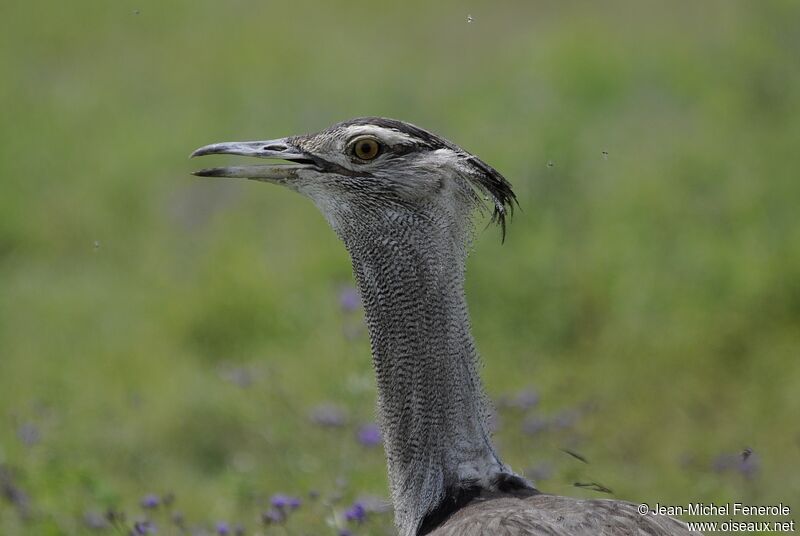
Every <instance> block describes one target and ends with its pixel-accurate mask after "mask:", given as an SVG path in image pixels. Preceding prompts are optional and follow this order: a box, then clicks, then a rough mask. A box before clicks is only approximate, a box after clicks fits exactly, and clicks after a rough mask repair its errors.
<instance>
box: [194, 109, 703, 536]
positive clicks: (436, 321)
mask: <svg viewBox="0 0 800 536" xmlns="http://www.w3.org/2000/svg"><path fill="white" fill-rule="evenodd" d="M209 154H235V155H244V156H253V157H258V158H271V159H281V160H285V161H288V162H290V163H288V164H287V163H283V164H269V165H259V166H235V167H221V168H212V169H204V170H201V171H197V172H196V173H195V175H199V176H203V177H239V178H246V179H253V180H257V181H264V182H271V183H276V184H281V185H283V186H286V187H287V188H290V189H292V190H294V191H296V192H299V193H301V194H303V195H305V196H306V197H308V198H310V199H311V201H312V202H313V203H314V204H315V205H316V206H317V208H319V210H320V211H321V212H322V213H323V214H324V216H325V218H326V219H327V221H328V222H329V224H330V226H331V227H332V228H333V230H334V231H335V232H336V234H337V235H338V236H339V238H340V239H341V240H342V241H343V242H344V244H345V246H346V248H347V251H348V252H349V254H350V257H351V260H352V264H353V271H354V273H355V277H356V280H357V284H358V288H359V290H360V292H361V296H362V300H363V303H364V309H365V315H366V321H367V326H368V328H369V334H370V341H371V347H372V357H373V365H374V368H375V376H376V379H377V387H378V416H379V422H380V426H381V429H382V432H383V438H384V448H385V451H386V459H387V463H388V469H389V481H390V485H391V496H392V501H393V504H394V509H395V523H396V525H397V528H398V530H399V532H400V534H401V535H402V536H416V535H422V534H432V535H437V536H442V535H454V536H455V535H460V536H471V535H486V536H503V535H509V536H510V535H522V534H526V535H528V534H529V535H545V534H546V535H554V536H558V535H587V536H588V535H591V536H597V535H612V534H613V535H617V534H619V535H644V534H647V535H650V536H656V535H667V534H670V535H683V534H691V533H690V532H689V531H688V530H687V528H686V525H685V524H684V523H681V522H679V521H676V520H674V519H671V518H667V517H654V516H643V515H640V514H639V513H638V512H637V510H636V505H633V504H631V503H627V502H622V501H612V500H580V499H573V498H567V497H559V496H554V495H548V494H545V493H540V492H539V491H538V490H537V489H536V488H535V487H534V486H533V484H532V483H531V482H529V481H527V480H526V479H524V478H522V477H520V476H519V475H518V474H516V473H515V472H514V471H513V470H512V469H511V468H510V467H509V466H508V465H506V464H505V463H504V462H503V461H502V460H501V459H500V457H499V456H498V454H497V452H496V451H495V449H494V447H493V445H492V440H491V437H490V432H489V427H488V424H487V415H488V404H487V400H486V396H485V394H484V392H483V387H482V385H481V380H480V378H479V374H478V354H477V351H476V349H475V343H474V341H473V338H472V334H471V331H470V323H469V314H468V311H467V304H466V301H465V297H464V269H465V260H466V256H467V253H468V250H469V244H470V241H471V238H472V231H473V225H472V218H473V215H474V213H475V212H476V209H477V208H479V207H481V206H484V199H488V200H489V201H490V203H491V207H492V210H493V214H492V219H493V221H495V222H497V223H498V224H499V225H500V227H501V229H502V232H503V235H505V226H506V218H507V216H508V215H509V214H510V213H511V211H512V210H513V207H514V204H515V202H516V198H515V196H514V192H513V191H512V189H511V185H510V184H509V182H508V181H506V179H505V178H503V176H502V175H500V173H498V172H497V171H496V170H495V169H493V168H492V167H491V166H489V165H487V164H486V163H484V162H483V161H482V160H480V159H478V158H477V157H475V156H473V155H472V154H470V153H468V152H466V151H464V150H463V149H461V148H459V147H458V146H456V145H455V144H453V143H451V142H449V141H447V140H445V139H443V138H441V137H439V136H437V135H435V134H432V133H431V132H428V131H426V130H423V129H421V128H419V127H416V126H414V125H411V124H409V123H405V122H402V121H396V120H392V119H385V118H380V117H363V118H357V119H352V120H349V121H345V122H342V123H338V124H336V125H333V126H331V127H330V128H328V129H326V130H323V131H321V132H319V133H316V134H307V135H299V136H291V137H287V138H280V139H272V140H268V141H251V142H232V143H215V144H213V145H207V146H205V147H201V148H200V149H197V150H196V151H195V152H194V153H193V154H192V156H202V155H209Z"/></svg>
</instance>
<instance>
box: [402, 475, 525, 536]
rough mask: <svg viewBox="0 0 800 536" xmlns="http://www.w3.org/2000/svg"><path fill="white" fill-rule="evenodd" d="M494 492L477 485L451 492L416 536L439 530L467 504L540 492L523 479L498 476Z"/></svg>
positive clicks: (428, 517)
mask: <svg viewBox="0 0 800 536" xmlns="http://www.w3.org/2000/svg"><path fill="white" fill-rule="evenodd" d="M494 485H495V488H496V491H494V490H487V489H486V488H483V487H480V486H477V485H467V486H466V487H459V488H456V489H454V490H451V491H450V492H449V493H448V494H447V495H445V498H444V499H442V502H440V503H439V506H437V507H436V508H434V509H433V510H431V511H430V512H429V513H428V515H426V516H425V517H424V518H423V519H422V523H421V524H420V526H419V530H418V531H417V536H424V535H425V534H429V533H431V532H433V531H434V530H435V529H437V528H439V527H440V526H441V525H442V524H444V522H445V521H447V520H448V519H449V518H450V516H452V515H453V514H455V513H456V512H457V511H459V510H461V509H462V508H464V507H465V506H467V505H468V504H470V503H471V502H473V501H477V500H488V499H495V498H499V497H520V498H525V497H532V496H534V495H540V494H541V492H540V491H539V490H537V489H536V488H534V487H533V486H531V485H530V484H529V483H528V482H527V481H526V480H525V479H523V478H520V477H518V476H516V475H510V474H500V475H498V476H497V478H496V479H495V482H494Z"/></svg>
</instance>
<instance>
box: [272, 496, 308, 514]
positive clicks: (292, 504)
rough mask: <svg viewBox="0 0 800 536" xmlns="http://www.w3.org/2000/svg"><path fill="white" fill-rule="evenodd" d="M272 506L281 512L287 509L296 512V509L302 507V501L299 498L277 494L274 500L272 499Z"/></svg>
mask: <svg viewBox="0 0 800 536" xmlns="http://www.w3.org/2000/svg"><path fill="white" fill-rule="evenodd" d="M270 504H272V506H274V507H275V508H278V509H280V510H284V509H287V508H288V509H290V510H295V509H296V508H299V507H300V505H301V504H302V501H301V500H300V499H299V498H298V497H292V496H290V495H284V494H282V493H277V494H275V495H273V496H272V498H271V499H270Z"/></svg>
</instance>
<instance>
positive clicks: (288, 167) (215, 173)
mask: <svg viewBox="0 0 800 536" xmlns="http://www.w3.org/2000/svg"><path fill="white" fill-rule="evenodd" d="M209 154H236V155H242V156H254V157H256V158H278V159H281V160H289V161H291V162H294V163H292V164H272V165H264V166H231V167H217V168H208V169H201V170H200V171H195V172H193V173H192V174H193V175H197V176H198V177H236V178H243V179H253V180H257V181H266V182H278V183H283V182H286V181H290V180H292V179H296V178H297V172H298V171H300V170H303V169H319V168H318V167H317V165H316V164H315V163H314V160H313V159H312V158H310V157H309V155H307V154H305V153H303V152H302V151H300V150H299V149H298V148H297V147H295V146H294V145H293V144H292V143H290V142H289V141H288V139H287V138H281V139H276V140H266V141H235V142H225V143H213V144H211V145H206V146H205V147H200V148H199V149H197V150H196V151H195V152H193V153H192V154H191V156H190V158H194V157H195V156H205V155H209Z"/></svg>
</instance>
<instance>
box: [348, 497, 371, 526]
mask: <svg viewBox="0 0 800 536" xmlns="http://www.w3.org/2000/svg"><path fill="white" fill-rule="evenodd" d="M344 518H345V519H346V520H347V521H348V522H351V523H352V522H353V521H355V522H356V523H363V522H364V520H365V519H366V518H367V511H366V510H365V509H364V505H363V504H361V503H360V502H358V501H356V502H354V503H353V505H352V506H350V508H348V509H347V510H345V512H344Z"/></svg>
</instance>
